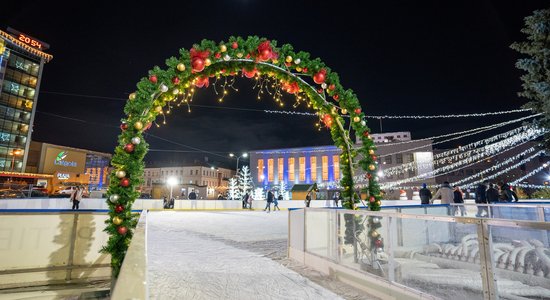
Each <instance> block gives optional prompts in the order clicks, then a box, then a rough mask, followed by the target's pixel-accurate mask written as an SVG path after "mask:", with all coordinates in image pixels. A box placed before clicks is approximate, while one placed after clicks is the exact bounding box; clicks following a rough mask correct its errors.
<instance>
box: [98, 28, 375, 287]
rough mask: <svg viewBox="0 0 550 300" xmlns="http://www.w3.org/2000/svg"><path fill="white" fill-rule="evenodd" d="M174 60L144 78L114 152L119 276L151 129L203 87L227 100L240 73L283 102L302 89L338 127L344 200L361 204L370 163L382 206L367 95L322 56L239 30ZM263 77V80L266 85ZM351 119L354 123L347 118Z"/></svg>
mask: <svg viewBox="0 0 550 300" xmlns="http://www.w3.org/2000/svg"><path fill="white" fill-rule="evenodd" d="M166 65H167V67H166V68H164V69H161V68H160V67H154V68H153V69H152V70H150V71H149V76H148V77H144V78H142V79H141V80H140V82H139V83H138V84H137V90H136V91H135V92H134V93H131V94H130V96H129V99H128V102H127V103H126V106H125V108H124V112H125V113H126V118H125V119H124V120H122V124H121V126H120V128H121V130H122V132H121V134H120V135H119V138H118V142H119V145H118V146H117V147H116V149H115V154H114V156H113V159H112V165H113V167H114V170H113V173H112V174H111V179H110V185H109V190H108V201H107V203H108V204H109V208H110V212H109V216H110V218H109V219H108V220H107V221H106V223H107V227H106V228H105V231H106V232H108V233H109V234H110V238H109V241H108V244H107V245H106V246H105V247H104V248H103V251H104V252H107V253H110V254H111V256H112V260H111V265H112V267H113V274H114V276H117V275H118V272H119V270H120V266H121V264H122V261H123V259H124V255H125V254H126V250H127V248H128V245H129V243H130V240H131V238H132V229H133V228H134V226H135V223H136V220H135V218H134V217H133V216H132V214H131V207H132V203H133V202H134V200H135V199H136V198H137V197H138V196H139V192H138V191H137V188H138V187H139V186H140V184H141V183H142V180H143V179H142V177H143V168H144V164H143V158H144V157H145V154H146V153H147V151H148V145H147V143H146V142H145V140H144V138H143V133H144V132H145V131H146V130H148V129H149V128H150V127H151V126H152V125H153V124H157V126H158V119H164V117H165V115H166V114H168V113H170V110H171V109H172V108H173V107H175V106H180V105H189V103H190V102H191V101H192V98H193V95H194V93H195V92H196V90H198V89H200V88H203V87H208V86H209V85H211V84H214V88H215V89H216V93H218V89H217V85H216V84H219V83H220V82H221V84H219V85H221V86H220V88H221V91H220V92H219V95H220V99H219V100H220V102H221V101H222V100H223V97H224V96H225V94H226V93H227V92H228V91H227V88H229V87H233V85H232V84H233V82H234V79H235V76H239V75H241V76H243V77H246V78H251V79H255V80H257V81H258V82H259V83H258V84H259V85H260V87H259V88H260V91H261V92H262V93H263V91H262V89H265V91H266V92H267V93H270V94H272V95H273V97H274V98H275V100H276V101H278V102H281V103H282V101H283V99H282V95H283V93H288V94H293V95H294V96H295V101H296V103H295V105H294V107H297V106H298V105H300V104H302V103H303V104H305V105H307V106H308V107H311V108H313V109H314V110H315V111H316V113H317V115H318V117H319V123H318V126H320V127H326V128H327V129H328V130H330V133H331V136H332V139H333V140H334V144H335V145H336V146H337V147H339V148H340V149H341V150H342V153H341V155H340V165H341V176H342V177H341V180H340V186H341V189H342V193H341V194H342V196H343V199H344V201H343V205H344V207H346V208H348V209H355V208H356V203H358V202H359V201H360V199H359V193H358V192H357V191H358V190H357V189H356V187H357V185H356V184H355V182H354V181H356V180H357V176H354V172H355V171H354V170H356V169H358V167H361V168H362V169H363V170H365V173H364V174H365V175H364V176H365V177H366V179H368V184H366V185H364V187H363V189H362V192H363V193H365V194H366V195H367V202H368V206H369V208H370V209H371V210H379V209H380V190H379V187H378V184H377V182H376V180H374V179H375V174H376V171H377V165H376V156H375V154H374V150H375V147H374V143H373V141H372V139H371V137H370V136H369V128H368V127H367V125H366V121H365V115H364V114H363V111H362V109H361V107H360V104H359V100H358V99H357V96H356V95H355V94H354V92H353V91H352V90H350V89H347V90H346V89H344V88H343V87H342V85H341V84H340V80H339V78H338V75H337V74H336V73H335V72H332V70H331V69H330V68H329V67H327V66H326V65H325V64H324V63H323V62H322V61H321V60H320V59H319V58H315V59H311V58H310V54H309V53H307V52H303V51H299V52H297V51H295V50H294V48H293V47H292V46H291V45H289V44H285V45H282V46H281V47H278V46H277V42H276V41H273V40H271V41H270V40H267V39H265V38H258V37H256V36H252V37H248V38H246V39H244V38H241V37H231V38H229V40H228V41H225V42H220V43H216V42H213V41H209V40H203V41H202V42H201V43H200V44H195V45H193V47H192V48H191V50H186V49H181V50H180V51H179V57H171V58H169V59H167V60H166ZM258 84H257V85H258ZM346 120H347V122H346ZM350 132H354V133H355V135H356V136H357V137H358V138H360V139H361V142H362V144H361V147H359V148H356V147H354V142H353V139H352V138H351V137H350Z"/></svg>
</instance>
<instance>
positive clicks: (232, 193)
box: [229, 178, 241, 200]
mask: <svg viewBox="0 0 550 300" xmlns="http://www.w3.org/2000/svg"><path fill="white" fill-rule="evenodd" d="M240 199H241V191H240V190H239V185H238V183H237V179H236V178H230V179H229V200H240Z"/></svg>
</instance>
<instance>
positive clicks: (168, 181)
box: [166, 177, 178, 199]
mask: <svg viewBox="0 0 550 300" xmlns="http://www.w3.org/2000/svg"><path fill="white" fill-rule="evenodd" d="M166 184H168V186H169V187H170V199H172V189H173V188H174V186H175V185H176V184H178V179H177V178H176V177H168V179H166Z"/></svg>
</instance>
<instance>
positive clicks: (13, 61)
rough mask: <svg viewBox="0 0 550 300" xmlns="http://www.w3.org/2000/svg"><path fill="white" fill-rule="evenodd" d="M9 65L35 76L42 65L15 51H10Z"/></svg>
mask: <svg viewBox="0 0 550 300" xmlns="http://www.w3.org/2000/svg"><path fill="white" fill-rule="evenodd" d="M8 66H10V67H11V68H13V69H17V70H21V71H23V72H25V73H27V74H30V75H33V76H38V73H39V71H40V65H39V64H38V63H35V62H33V61H30V60H28V59H25V58H23V57H20V56H18V55H15V54H14V52H13V51H11V52H10V58H9V60H8Z"/></svg>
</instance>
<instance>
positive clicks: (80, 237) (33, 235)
mask: <svg viewBox="0 0 550 300" xmlns="http://www.w3.org/2000/svg"><path fill="white" fill-rule="evenodd" d="M0 216H1V217H0V289H2V288H13V287H26V286H36V285H44V284H56V283H66V282H78V281H89V280H103V279H109V278H110V277H111V268H110V261H111V256H110V255H107V254H101V253H99V250H100V249H101V247H102V246H103V245H105V244H107V239H108V235H107V234H106V233H105V232H103V229H104V228H105V223H104V222H105V220H106V219H107V218H108V216H107V214H105V213H91V212H79V213H72V212H66V213H64V212H62V213H59V212H57V213H49V212H40V213H11V212H2V213H0Z"/></svg>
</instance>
